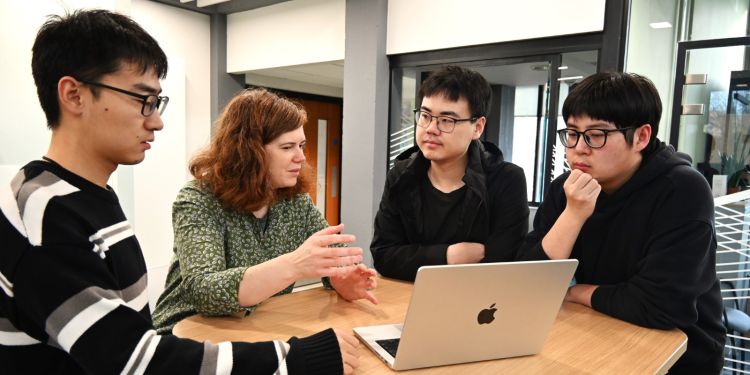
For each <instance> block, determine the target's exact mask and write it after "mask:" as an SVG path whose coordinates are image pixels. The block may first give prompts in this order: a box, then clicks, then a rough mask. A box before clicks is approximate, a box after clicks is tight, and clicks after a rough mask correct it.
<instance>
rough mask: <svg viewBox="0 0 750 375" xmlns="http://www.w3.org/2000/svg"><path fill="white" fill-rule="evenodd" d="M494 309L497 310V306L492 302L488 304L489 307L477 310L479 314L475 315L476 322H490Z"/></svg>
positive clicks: (492, 318) (493, 316)
mask: <svg viewBox="0 0 750 375" xmlns="http://www.w3.org/2000/svg"><path fill="white" fill-rule="evenodd" d="M495 311H497V307H495V304H494V303H493V304H492V305H490V308H488V309H482V310H481V311H480V312H479V315H477V323H479V324H490V323H492V321H493V320H495Z"/></svg>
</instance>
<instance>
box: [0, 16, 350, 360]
mask: <svg viewBox="0 0 750 375" xmlns="http://www.w3.org/2000/svg"><path fill="white" fill-rule="evenodd" d="M32 70H33V74H34V80H35V83H36V86H37V92H38V95H39V100H40V102H41V105H42V109H43V110H44V112H45V115H46V116H47V121H48V127H49V128H50V129H51V130H52V138H51V142H50V147H49V150H48V152H47V154H46V156H45V157H44V158H43V159H44V160H38V161H32V162H30V163H29V164H27V165H26V166H25V167H24V168H23V169H21V170H20V171H19V172H18V174H17V175H16V177H15V178H14V179H13V180H12V181H11V182H10V184H7V183H6V184H4V185H3V186H2V189H0V208H1V209H2V215H0V238H2V242H3V246H2V250H0V373H3V374H15V373H18V374H53V373H55V374H57V373H59V374H81V373H91V374H111V373H123V374H131V373H157V374H162V373H178V374H179V373H199V372H200V373H201V374H204V373H205V374H209V373H227V374H229V373H245V374H250V373H253V374H273V373H276V374H286V373H289V374H293V373H306V374H307V373H309V374H333V373H342V372H344V373H349V372H351V371H353V369H354V368H355V367H356V366H357V364H358V360H357V346H358V344H357V341H356V340H355V339H354V338H353V337H352V336H351V335H350V334H347V333H343V332H338V331H334V330H331V329H329V330H326V331H322V332H319V333H317V334H314V335H312V336H309V337H306V338H291V339H290V340H289V341H287V342H284V341H278V340H277V341H272V342H260V343H229V342H224V343H219V344H217V345H214V344H211V343H198V342H195V341H192V340H184V339H179V338H177V337H174V336H171V335H165V336H160V335H157V334H156V332H155V331H154V329H153V327H152V324H151V315H150V311H149V307H148V295H147V292H146V280H147V277H146V265H145V262H144V259H143V255H142V254H141V250H140V247H139V245H138V241H137V240H136V238H135V235H134V234H133V230H132V228H131V227H130V225H129V224H128V221H127V220H126V218H125V215H124V214H123V212H122V209H121V207H120V204H119V202H118V199H117V196H116V195H115V193H114V192H113V191H112V189H111V188H110V187H109V186H107V180H108V179H109V176H110V175H111V174H112V172H114V171H115V169H116V168H117V166H118V165H120V164H137V163H139V162H141V161H142V160H143V159H144V157H145V152H146V150H148V149H149V148H150V147H151V146H150V143H151V142H153V140H154V132H156V131H158V130H161V129H162V127H163V123H162V121H161V112H162V111H164V109H165V107H166V105H167V102H168V98H167V97H164V96H160V92H161V88H160V83H159V79H160V78H164V77H165V76H166V72H167V59H166V56H165V54H164V52H163V51H162V50H161V48H160V47H159V45H158V44H157V43H156V41H155V40H154V39H153V38H152V37H151V36H150V35H148V34H147V33H146V32H145V31H144V30H143V29H142V28H141V27H140V26H139V25H138V24H136V23H135V22H134V21H132V20H131V19H129V18H128V17H125V16H122V15H119V14H117V13H112V12H109V11H102V10H94V11H78V12H74V13H73V14H70V15H66V16H63V17H51V18H50V19H49V20H48V21H47V23H45V24H44V25H43V26H42V28H41V30H40V31H39V34H38V35H37V38H36V41H35V43H34V47H33V58H32Z"/></svg>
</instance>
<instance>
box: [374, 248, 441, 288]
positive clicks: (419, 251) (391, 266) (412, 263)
mask: <svg viewBox="0 0 750 375" xmlns="http://www.w3.org/2000/svg"><path fill="white" fill-rule="evenodd" d="M371 249H372V255H373V260H374V262H375V268H376V269H377V270H378V272H380V274H381V275H383V276H386V277H392V278H396V279H400V280H407V281H414V278H415V277H416V275H417V270H418V269H419V267H421V266H430V265H442V264H447V259H446V253H447V250H448V244H434V245H417V244H411V245H391V246H373V247H371Z"/></svg>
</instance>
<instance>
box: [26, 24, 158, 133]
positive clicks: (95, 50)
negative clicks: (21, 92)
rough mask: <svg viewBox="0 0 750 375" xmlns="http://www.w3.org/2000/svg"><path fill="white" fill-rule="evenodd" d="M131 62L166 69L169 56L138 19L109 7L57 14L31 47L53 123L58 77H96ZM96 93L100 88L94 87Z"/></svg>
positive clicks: (42, 101) (55, 121) (40, 89)
mask: <svg viewBox="0 0 750 375" xmlns="http://www.w3.org/2000/svg"><path fill="white" fill-rule="evenodd" d="M123 63H132V64H134V65H136V66H138V67H139V68H140V69H141V72H142V73H145V72H147V71H148V70H149V69H154V71H155V72H156V74H157V76H158V77H159V78H162V79H163V78H164V77H166V75H167V56H166V55H165V54H164V51H162V49H161V47H159V44H158V43H157V42H156V40H154V38H152V37H151V35H149V34H148V33H147V32H146V31H145V30H143V28H141V26H140V25H138V24H137V23H136V22H135V21H133V20H132V19H130V18H129V17H127V16H124V15H122V14H119V13H114V12H110V11H107V10H101V9H97V10H78V11H75V12H73V13H67V14H65V15H64V16H57V15H53V16H50V17H49V18H48V19H47V22H45V23H44V25H42V27H41V28H40V29H39V33H37V36H36V40H35V41H34V47H33V48H32V58H31V71H32V74H33V75H34V83H35V84H36V90H37V95H38V96H39V102H40V104H41V105H42V109H43V110H44V114H45V116H46V117H47V127H49V128H50V129H54V128H55V127H57V125H58V121H59V120H60V106H59V104H58V101H57V99H58V98H57V83H58V82H59V81H60V78H62V77H64V76H71V77H74V78H75V79H77V80H81V81H89V82H96V81H98V80H99V78H101V77H102V76H103V75H106V74H110V73H113V72H116V71H117V70H118V69H120V68H121V66H122V64H123ZM92 91H93V93H94V95H97V91H96V88H94V87H92Z"/></svg>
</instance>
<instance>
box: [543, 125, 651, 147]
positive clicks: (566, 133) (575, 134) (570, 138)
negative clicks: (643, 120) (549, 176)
mask: <svg viewBox="0 0 750 375" xmlns="http://www.w3.org/2000/svg"><path fill="white" fill-rule="evenodd" d="M635 128H637V126H628V127H625V128H618V129H586V130H584V131H582V132H579V131H577V130H575V129H560V130H558V131H557V136H558V137H559V138H560V143H562V145H563V146H564V147H566V148H573V147H576V145H578V139H579V138H580V137H581V136H583V141H584V142H586V144H587V145H588V146H589V147H591V148H602V147H604V145H605V144H607V135H608V134H609V133H612V132H626V131H628V130H630V129H635ZM623 134H624V133H623Z"/></svg>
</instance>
